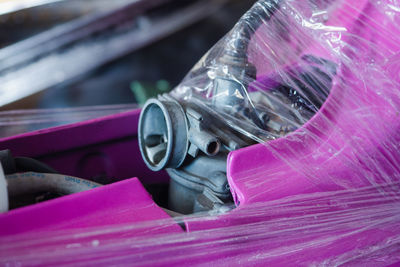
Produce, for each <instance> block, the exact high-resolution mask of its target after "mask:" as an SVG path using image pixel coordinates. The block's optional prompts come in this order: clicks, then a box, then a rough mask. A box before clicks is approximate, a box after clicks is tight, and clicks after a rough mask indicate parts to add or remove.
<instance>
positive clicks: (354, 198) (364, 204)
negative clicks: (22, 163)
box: [0, 0, 400, 266]
mask: <svg viewBox="0 0 400 267" xmlns="http://www.w3.org/2000/svg"><path fill="white" fill-rule="evenodd" d="M399 12H400V3H399V2H398V1H394V0H381V1H378V0H370V1H368V0H361V1H350V0H336V1H335V0H331V1H319V0H308V1H295V0H286V1H274V0H272V1H266V0H261V1H258V2H257V3H256V4H255V6H254V7H253V8H252V9H251V10H249V12H248V13H246V14H245V15H244V17H243V18H242V19H241V20H240V21H239V22H238V24H237V25H236V26H235V27H234V29H233V30H232V31H231V32H230V33H228V34H227V36H226V37H225V38H223V39H222V40H221V41H220V42H218V43H217V44H216V45H215V46H214V47H213V48H212V49H211V50H210V51H209V52H208V53H207V54H206V55H205V56H204V57H203V58H202V59H201V60H200V61H199V63H198V64H197V65H196V66H195V67H194V68H193V69H192V70H191V71H190V73H189V74H188V75H187V76H186V78H185V79H184V80H183V82H182V83H181V84H180V85H179V86H178V87H177V88H176V89H175V90H174V91H173V92H172V93H171V95H172V96H173V97H174V98H175V99H177V100H178V101H179V102H180V103H182V105H184V106H186V105H187V106H191V107H195V108H197V109H198V110H201V111H202V112H204V114H208V116H210V118H213V119H215V120H219V121H222V122H223V123H224V125H225V126H226V127H228V128H229V129H231V130H232V131H233V132H235V133H236V137H238V138H239V139H240V138H241V139H240V140H242V141H243V140H244V141H245V143H246V144H247V145H249V144H255V143H261V145H254V146H250V147H247V148H245V149H244V150H243V152H241V151H240V150H239V151H234V152H233V153H231V155H230V156H229V158H228V168H230V169H229V170H228V181H229V185H230V188H231V192H232V195H233V197H234V201H235V204H236V209H234V210H231V211H228V212H226V213H222V214H210V213H205V214H196V215H192V216H183V217H175V218H174V220H175V221H173V222H171V220H156V221H149V222H145V223H140V224H134V225H132V224H128V225H114V226H110V227H102V228H95V227H93V228H86V229H75V230H71V229H70V230H64V231H59V232H57V231H55V232H51V233H49V232H47V233H44V234H43V235H41V236H40V237H38V235H37V233H34V234H31V235H27V234H24V235H21V236H12V237H2V238H1V239H0V248H1V249H0V255H1V259H2V262H3V263H9V264H10V263H11V264H14V265H20V264H22V265H24V264H33V265H34V264H36V265H44V264H50V265H51V264H60V265H61V264H63V265H79V264H80V265H87V264H93V265H94V264H104V265H105V264H113V265H117V266H118V265H127V264H129V265H132V266H135V265H139V266H161V265H167V264H169V265H179V264H185V265H189V264H190V265H199V266H204V265H210V264H213V265H217V266H232V265H247V266H252V265H257V266H259V265H260V266H265V265H268V266H389V265H392V264H396V263H398V262H400V249H399V247H400V246H399V244H400V235H399V230H400V229H399V227H400V216H399V214H400V212H399V211H400V205H399V204H400V203H399V201H400V199H399V197H400V194H399V177H400V169H399V166H400V164H399V161H400V154H399V152H398V151H399V145H398V144H399V141H400V136H399V131H398V128H399V114H400V113H399V111H400V110H399V107H400V106H399V104H400V95H399V92H400V91H399V86H400V84H399V81H400V75H399V70H400V57H399V48H400V35H399V32H398V31H399V30H400V18H399ZM211 121H212V120H211ZM238 143H240V141H238ZM176 223H179V224H180V225H184V226H185V227H183V228H184V230H182V232H176V233H165V232H164V231H163V230H165V229H167V228H168V227H170V226H171V225H175V224H176Z"/></svg>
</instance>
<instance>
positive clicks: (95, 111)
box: [0, 0, 255, 137]
mask: <svg viewBox="0 0 400 267" xmlns="http://www.w3.org/2000/svg"><path fill="white" fill-rule="evenodd" d="M254 2H255V1H254V0H252V1H250V0H197V1H196V0H113V1H109V0H85V1H81V0H0V137H5V136H10V135H14V134H17V133H22V132H26V131H31V130H36V129H41V128H45V127H49V126H54V125H60V124H65V123H70V122H76V121H80V120H85V119H90V118H94V117H99V116H103V115H108V114H113V113H118V112H122V111H124V110H129V109H132V108H135V107H137V105H141V104H143V103H144V102H145V101H146V99H147V98H149V97H152V96H154V95H156V94H158V93H163V92H168V91H169V90H171V89H172V88H173V87H175V86H176V85H177V84H178V83H179V82H180V81H181V80H182V79H183V78H184V76H185V75H186V73H187V72H188V71H189V70H190V69H191V68H192V66H193V65H194V64H195V63H196V62H197V61H198V60H199V59H200V58H201V57H202V56H203V55H204V54H205V53H206V52H207V51H208V50H209V49H210V48H211V47H212V46H213V45H214V44H215V43H216V42H217V41H218V40H219V39H220V38H222V37H223V36H224V35H225V34H226V33H227V32H228V31H229V30H230V29H231V28H232V27H233V26H234V24H235V23H236V22H237V21H238V19H239V18H240V17H241V16H242V15H243V13H244V12H245V11H246V10H248V9H249V8H250V7H251V5H252V4H254ZM43 109H45V110H43ZM48 109H51V111H49V110H48Z"/></svg>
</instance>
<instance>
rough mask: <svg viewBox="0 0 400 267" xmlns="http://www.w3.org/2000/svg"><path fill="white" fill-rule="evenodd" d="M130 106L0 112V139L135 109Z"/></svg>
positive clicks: (133, 106) (133, 105)
mask: <svg viewBox="0 0 400 267" xmlns="http://www.w3.org/2000/svg"><path fill="white" fill-rule="evenodd" d="M136 107H137V106H136V105H135V104H132V105H109V106H93V107H79V108H59V109H36V110H31V109H28V110H11V111H1V112H0V137H1V138H3V137H10V136H13V135H17V134H22V133H27V132H31V131H36V130H40V129H44V128H49V127H55V126H60V125H65V124H70V123H75V122H80V121H84V120H90V119H95V118H99V117H103V116H107V115H111V114H117V113H121V112H124V111H128V110H130V109H133V108H136Z"/></svg>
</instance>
